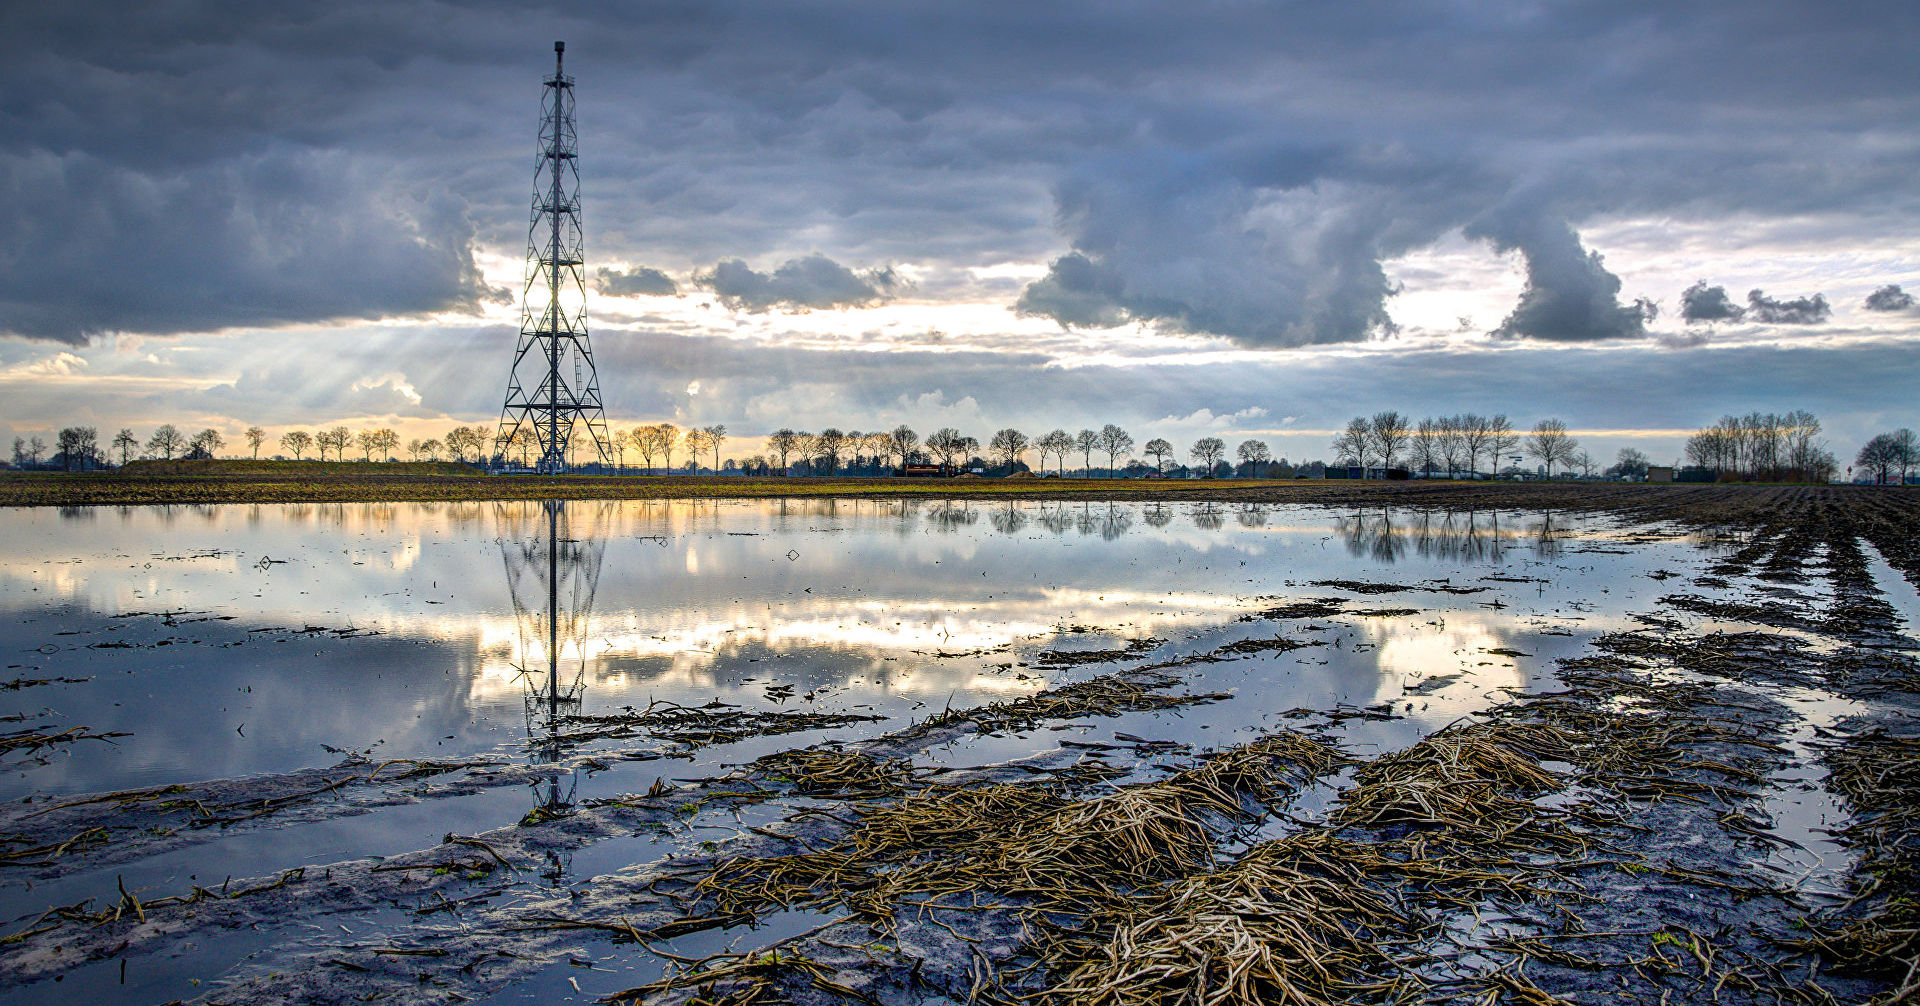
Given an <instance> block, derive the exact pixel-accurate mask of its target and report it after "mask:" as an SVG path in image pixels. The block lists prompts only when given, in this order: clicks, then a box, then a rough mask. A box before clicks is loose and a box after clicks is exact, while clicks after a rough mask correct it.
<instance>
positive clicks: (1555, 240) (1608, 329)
mask: <svg viewBox="0 0 1920 1006" xmlns="http://www.w3.org/2000/svg"><path fill="white" fill-rule="evenodd" d="M1466 233H1467V236H1469V237H1477V238H1485V239H1487V240H1488V241H1491V242H1492V243H1493V246H1494V247H1495V248H1497V249H1499V250H1500V251H1503V252H1506V251H1518V252H1520V253H1521V255H1523V256H1525V258H1526V262H1527V285H1526V288H1525V289H1523V290H1522V291H1521V292H1520V302H1519V303H1518V304H1517V305H1515V306H1514V309H1513V313H1512V314H1509V315H1507V318H1506V320H1505V321H1503V322H1501V323H1500V327H1499V328H1497V329H1495V330H1494V333H1493V334H1494V335H1496V336H1499V337H1501V338H1532V339H1545V340H1549V341H1554V342H1590V341H1594V340H1599V339H1621V338H1628V337H1634V336H1642V335H1645V334H1646V333H1647V322H1648V321H1651V320H1652V317H1653V313H1654V310H1655V309H1654V307H1653V305H1651V304H1648V303H1645V302H1642V303H1638V304H1631V305H1626V304H1621V303H1620V278H1619V277H1618V276H1615V275H1614V274H1612V273H1610V272H1608V271H1607V270H1606V267H1605V266H1604V265H1603V264H1602V263H1601V258H1600V253H1599V252H1592V251H1588V250H1586V249H1585V248H1583V247H1581V245H1580V236H1579V235H1577V234H1575V233H1574V232H1573V228H1572V227H1570V226H1568V225H1567V223H1566V222H1565V221H1564V220H1556V219H1552V218H1550V217H1547V216H1544V215H1542V214H1540V213H1539V212H1538V211H1506V210H1503V211H1496V212H1494V213H1490V214H1488V215H1486V216H1483V217H1481V218H1480V219H1478V220H1475V221H1474V222H1473V223H1472V224H1471V225H1470V226H1469V227H1468V228H1467V232H1466Z"/></svg>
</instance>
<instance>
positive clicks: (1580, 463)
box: [1567, 448, 1600, 479]
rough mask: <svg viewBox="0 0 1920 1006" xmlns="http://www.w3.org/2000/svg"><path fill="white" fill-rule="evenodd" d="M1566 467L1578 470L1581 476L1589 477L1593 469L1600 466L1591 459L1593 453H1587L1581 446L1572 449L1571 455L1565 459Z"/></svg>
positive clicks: (1591, 475)
mask: <svg viewBox="0 0 1920 1006" xmlns="http://www.w3.org/2000/svg"><path fill="white" fill-rule="evenodd" d="M1567 467H1569V468H1573V469H1576V470H1578V471H1579V472H1580V476H1581V477H1582V478H1589V479H1590V478H1592V477H1593V473H1594V471H1595V470H1596V469H1598V468H1599V467H1600V466H1599V464H1598V463H1596V462H1595V461H1594V460H1593V455H1591V454H1588V453H1587V452H1586V449H1585V448H1582V449H1580V450H1577V451H1574V452H1573V457H1571V458H1568V459H1567Z"/></svg>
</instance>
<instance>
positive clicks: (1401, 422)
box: [1367, 410, 1412, 468]
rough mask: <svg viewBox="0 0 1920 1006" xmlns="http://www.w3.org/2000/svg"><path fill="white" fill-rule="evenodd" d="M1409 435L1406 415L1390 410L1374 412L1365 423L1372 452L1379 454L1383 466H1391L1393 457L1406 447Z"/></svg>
mask: <svg viewBox="0 0 1920 1006" xmlns="http://www.w3.org/2000/svg"><path fill="white" fill-rule="evenodd" d="M1411 435H1412V431H1411V430H1409V429H1408V428H1407V420H1406V417H1405V416H1402V415H1401V414H1400V413H1398V412H1394V411H1392V410H1388V411H1385V412H1376V413H1374V414H1373V419H1372V420H1371V421H1369V422H1368V424H1367V440H1368V442H1369V443H1371V444H1372V445H1373V452H1374V453H1375V454H1377V455H1379V457H1380V465H1381V467H1383V468H1392V467H1393V459H1394V458H1396V457H1398V456H1399V455H1400V452H1401V451H1402V450H1405V449H1406V446H1407V438H1408V437H1409V436H1411Z"/></svg>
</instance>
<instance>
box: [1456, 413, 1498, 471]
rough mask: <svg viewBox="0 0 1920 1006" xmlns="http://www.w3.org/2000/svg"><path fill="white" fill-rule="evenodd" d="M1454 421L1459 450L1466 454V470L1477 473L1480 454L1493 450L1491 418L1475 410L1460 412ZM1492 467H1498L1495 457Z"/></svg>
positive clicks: (1496, 468) (1496, 469)
mask: <svg viewBox="0 0 1920 1006" xmlns="http://www.w3.org/2000/svg"><path fill="white" fill-rule="evenodd" d="M1454 422H1455V423H1457V424H1458V425H1459V429H1460V432H1459V437H1460V451H1461V453H1462V454H1464V455H1466V460H1467V471H1468V473H1470V474H1473V475H1478V474H1479V473H1480V455H1482V454H1486V453H1488V452H1490V451H1492V450H1493V420H1491V419H1488V418H1487V417H1486V416H1483V415H1480V414H1479V413H1477V412H1462V413H1460V414H1459V415H1457V416H1455V417H1454ZM1493 467H1494V470H1495V471H1498V470H1499V469H1500V462H1499V461H1498V460H1497V459H1496V460H1495V461H1494V464H1493Z"/></svg>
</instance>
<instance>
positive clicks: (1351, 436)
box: [1333, 416, 1373, 468]
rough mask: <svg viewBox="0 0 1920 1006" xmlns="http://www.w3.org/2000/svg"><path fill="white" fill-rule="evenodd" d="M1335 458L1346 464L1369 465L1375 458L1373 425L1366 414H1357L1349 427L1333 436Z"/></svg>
mask: <svg viewBox="0 0 1920 1006" xmlns="http://www.w3.org/2000/svg"><path fill="white" fill-rule="evenodd" d="M1333 456H1334V460H1336V461H1339V462H1340V463H1342V464H1346V465H1358V466H1360V467H1361V468H1366V467H1369V464H1368V463H1369V462H1371V461H1372V460H1373V426H1372V424H1370V423H1368V422H1367V418H1366V417H1365V416H1355V417H1353V418H1352V419H1351V420H1348V422H1347V428H1346V429H1344V430H1342V431H1340V434H1339V435H1338V436H1336V437H1334V438H1333Z"/></svg>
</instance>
